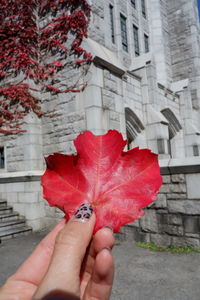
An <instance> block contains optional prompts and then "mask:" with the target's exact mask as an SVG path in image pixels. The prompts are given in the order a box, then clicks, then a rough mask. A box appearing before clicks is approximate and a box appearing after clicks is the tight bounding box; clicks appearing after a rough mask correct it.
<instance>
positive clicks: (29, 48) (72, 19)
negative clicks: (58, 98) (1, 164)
mask: <svg viewBox="0 0 200 300" xmlns="http://www.w3.org/2000/svg"><path fill="white" fill-rule="evenodd" d="M90 13H91V8H90V5H89V4H88V2H87V0H1V1H0V132H2V133H6V134H16V133H19V132H22V131H23V130H22V129H21V125H22V123H23V118H24V117H25V116H26V115H27V114H28V113H29V112H30V111H33V112H34V113H35V114H36V115H37V116H38V117H41V116H42V115H43V114H44V112H42V109H41V106H40V103H41V93H43V92H50V93H56V94H57V93H68V92H80V91H82V90H83V89H84V87H85V82H80V81H79V80H78V78H76V80H75V82H73V83H72V84H71V85H70V86H69V83H68V82H66V80H64V78H65V74H66V73H65V72H66V71H69V70H72V69H73V70H76V69H79V70H80V69H81V70H82V72H83V73H84V74H86V72H87V70H88V66H89V65H90V63H91V61H92V55H91V54H90V53H88V52H87V51H86V50H84V49H83V48H82V47H81V43H82V41H83V38H85V37H87V30H88V24H89V20H90ZM82 75H83V74H82Z"/></svg>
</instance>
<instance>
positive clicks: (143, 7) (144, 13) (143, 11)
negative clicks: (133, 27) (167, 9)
mask: <svg viewBox="0 0 200 300" xmlns="http://www.w3.org/2000/svg"><path fill="white" fill-rule="evenodd" d="M141 6H142V15H143V17H144V18H145V19H146V17H147V15H146V4H145V0H141Z"/></svg>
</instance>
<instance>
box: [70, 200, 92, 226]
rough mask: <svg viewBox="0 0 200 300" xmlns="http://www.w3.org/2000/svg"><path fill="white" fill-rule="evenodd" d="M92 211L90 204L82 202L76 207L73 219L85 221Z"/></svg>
mask: <svg viewBox="0 0 200 300" xmlns="http://www.w3.org/2000/svg"><path fill="white" fill-rule="evenodd" d="M92 213H93V208H92V206H91V205H90V204H88V203H84V204H82V205H81V206H80V207H79V208H78V209H77V211H76V213H75V215H74V217H73V220H74V221H80V222H86V221H88V220H89V219H90V218H91V216H92Z"/></svg>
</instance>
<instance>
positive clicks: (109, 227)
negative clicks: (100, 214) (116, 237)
mask: <svg viewBox="0 0 200 300" xmlns="http://www.w3.org/2000/svg"><path fill="white" fill-rule="evenodd" d="M104 228H108V229H110V230H111V231H112V233H113V232H114V230H113V228H112V227H111V226H104Z"/></svg>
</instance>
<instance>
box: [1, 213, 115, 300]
mask: <svg viewBox="0 0 200 300" xmlns="http://www.w3.org/2000/svg"><path fill="white" fill-rule="evenodd" d="M78 215H79V216H78ZM77 217H80V213H79V212H78V213H76V215H75V217H74V218H72V219H71V220H69V222H68V223H67V224H66V222H65V220H62V221H61V222H60V223H59V224H58V225H57V226H56V227H55V228H54V229H53V230H52V231H51V232H50V233H49V234H48V235H47V236H46V237H45V238H44V239H43V240H42V241H41V242H40V244H39V245H38V246H37V248H36V249H35V250H34V252H33V253H32V254H31V255H30V257H29V258H28V259H27V260H26V261H25V262H24V263H23V264H22V265H21V267H20V268H19V269H18V270H17V272H16V273H15V274H14V275H12V276H11V277H9V278H8V280H7V281H6V283H5V285H4V286H3V287H2V288H1V289H0V300H15V299H17V300H30V299H34V300H38V299H42V300H50V299H51V300H61V299H63V300H64V299H65V300H76V299H77V300H79V299H81V300H92V299H94V300H108V299H109V297H110V293H111V288H112V283H113V274H114V262H113V257H112V253H111V248H112V247H113V245H114V237H113V234H112V231H111V230H110V229H109V228H107V227H105V228H102V229H100V230H99V231H98V232H97V233H96V234H95V235H94V236H93V237H92V235H93V229H94V225H95V214H94V213H92V214H91V216H90V218H89V219H87V218H77Z"/></svg>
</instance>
